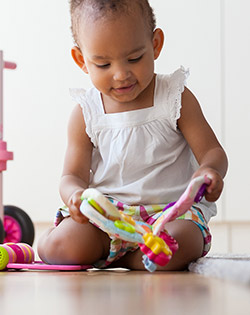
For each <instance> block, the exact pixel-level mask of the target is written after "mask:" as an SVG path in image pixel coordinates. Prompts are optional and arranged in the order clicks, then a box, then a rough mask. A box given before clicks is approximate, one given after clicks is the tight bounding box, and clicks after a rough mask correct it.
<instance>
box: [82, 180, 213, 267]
mask: <svg viewBox="0 0 250 315" xmlns="http://www.w3.org/2000/svg"><path fill="white" fill-rule="evenodd" d="M209 183H210V179H209V178H208V177H207V176H200V177H196V178H194V179H193V180H192V181H191V182H190V184H189V185H188V187H187V189H186V190H185V192H184V193H183V194H182V196H181V197H180V198H179V199H178V200H177V201H176V202H174V203H170V204H168V205H167V206H166V207H165V208H164V209H163V215H162V216H161V217H159V219H157V220H156V221H155V223H154V224H153V225H149V224H147V223H144V222H139V221H135V220H133V219H132V218H131V216H128V215H126V214H124V213H123V212H122V211H119V210H117V208H116V207H115V206H114V205H113V204H112V203H111V202H110V201H109V200H108V199H107V198H106V197H105V196H104V195H102V194H101V193H100V192H99V191H98V190H96V189H93V188H89V189H86V190H85V191H84V192H83V194H82V200H83V201H82V204H81V206H80V210H81V212H82V213H83V214H84V215H85V216H86V217H88V218H89V219H90V220H91V222H92V223H94V224H96V225H97V226H99V227H100V228H101V229H102V230H103V231H105V232H106V233H108V234H110V235H114V236H116V237H117V238H120V239H122V240H125V241H129V242H133V243H138V245H139V247H140V249H141V251H142V252H143V253H144V254H145V255H144V256H143V263H144V266H145V268H146V269H147V270H149V271H150V272H153V271H155V270H156V268H157V265H159V266H165V265H166V264H167V263H168V262H169V261H170V259H171V258H172V256H173V255H174V253H175V252H176V251H177V249H178V244H177V242H176V240H175V239H174V238H173V237H171V236H170V235H169V234H168V233H167V232H166V230H164V226H165V224H166V223H167V222H170V221H173V220H175V219H176V218H178V217H179V216H181V215H183V214H184V213H185V212H186V211H187V210H188V209H190V207H191V206H192V205H193V204H194V203H196V202H199V201H200V200H201V199H202V197H203V195H204V192H205V190H206V186H207V185H208V184H209ZM167 209H168V211H166V214H164V211H165V210H167Z"/></svg>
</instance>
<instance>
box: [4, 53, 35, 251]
mask: <svg viewBox="0 0 250 315" xmlns="http://www.w3.org/2000/svg"><path fill="white" fill-rule="evenodd" d="M4 69H10V70H13V69H16V64H15V63H14V62H9V61H5V60H4V58H3V51H2V50H0V243H7V242H15V243H18V242H25V243H28V244H30V245H32V244H33V241H34V233H35V231H34V225H33V223H32V221H31V219H30V217H29V216H28V214H27V213H26V212H25V211H23V210H22V209H20V208H18V207H16V206H12V205H7V206H3V204H2V186H3V185H2V184H3V182H2V177H3V176H2V173H3V171H5V170H6V169H7V161H8V160H13V153H12V152H10V151H8V150H7V142H6V141H3V74H4Z"/></svg>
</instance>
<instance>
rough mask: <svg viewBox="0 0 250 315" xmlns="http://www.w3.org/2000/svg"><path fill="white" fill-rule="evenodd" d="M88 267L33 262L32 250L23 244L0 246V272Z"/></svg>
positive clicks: (65, 269) (69, 269) (85, 267)
mask: <svg viewBox="0 0 250 315" xmlns="http://www.w3.org/2000/svg"><path fill="white" fill-rule="evenodd" d="M91 267H92V266H90V265H48V264H45V263H43V262H42V261H35V253H34V250H33V248H32V247H31V246H30V245H28V244H25V243H5V244H2V245H0V271H1V270H10V269H15V270H17V269H32V270H59V271H76V270H86V269H88V268H91Z"/></svg>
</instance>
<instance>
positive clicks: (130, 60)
mask: <svg viewBox="0 0 250 315" xmlns="http://www.w3.org/2000/svg"><path fill="white" fill-rule="evenodd" d="M142 57H143V55H141V56H139V57H137V58H131V59H129V60H128V61H129V62H132V63H133V62H138V61H140V60H141V59H142Z"/></svg>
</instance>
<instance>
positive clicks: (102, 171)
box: [71, 67, 216, 221]
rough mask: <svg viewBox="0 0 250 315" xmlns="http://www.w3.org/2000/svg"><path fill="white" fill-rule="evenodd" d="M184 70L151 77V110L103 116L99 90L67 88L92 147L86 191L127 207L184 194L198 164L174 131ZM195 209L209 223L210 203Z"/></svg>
mask: <svg viewBox="0 0 250 315" xmlns="http://www.w3.org/2000/svg"><path fill="white" fill-rule="evenodd" d="M187 77H188V71H185V70H184V68H183V67H181V68H180V69H178V70H177V71H175V72H174V73H173V74H170V75H161V74H157V75H156V81H155V92H154V104H153V106H152V107H149V108H144V109H139V110H133V111H128V112H122V113H111V114H106V113H105V112H104V107H103V103H102V98H101V94H100V92H99V91H98V90H97V89H96V88H92V89H90V90H88V91H85V90H83V89H72V90H71V95H72V96H73V99H74V100H75V101H76V102H78V103H79V104H80V106H81V107H82V112H83V116H84V120H85V124H86V132H87V134H88V136H89V137H90V139H91V141H92V143H93V146H94V149H93V154H92V165H91V179H90V185H89V186H90V187H94V188H97V189H98V190H99V191H100V192H102V193H103V194H106V195H109V196H111V197H112V198H114V199H116V200H119V201H121V202H123V203H125V204H128V205H140V204H143V205H148V204H167V203H169V202H173V201H175V200H177V199H178V198H179V197H180V195H181V194H182V193H183V192H184V190H185V188H186V187H187V185H188V184H189V181H190V179H191V177H192V175H193V173H194V171H195V170H196V169H197V166H198V164H197V162H196V160H195V158H194V155H193V153H192V152H191V150H190V147H189V146H188V144H187V142H186V140H185V138H184V137H183V135H182V133H181V132H180V131H179V130H178V128H177V120H178V119H179V118H180V109H181V94H182V92H183V90H184V85H185V82H186V78H187ZM199 207H200V208H201V210H202V211H203V214H204V216H205V219H206V220H207V221H209V219H210V218H211V216H213V215H215V214H216V207H215V204H214V203H209V202H207V201H206V200H205V198H203V200H202V202H201V203H200V204H199Z"/></svg>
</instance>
